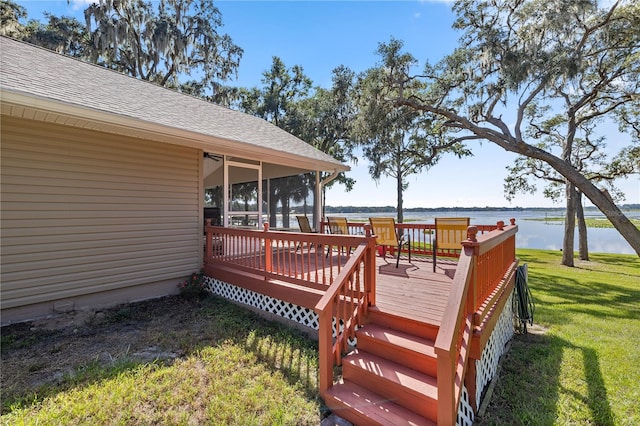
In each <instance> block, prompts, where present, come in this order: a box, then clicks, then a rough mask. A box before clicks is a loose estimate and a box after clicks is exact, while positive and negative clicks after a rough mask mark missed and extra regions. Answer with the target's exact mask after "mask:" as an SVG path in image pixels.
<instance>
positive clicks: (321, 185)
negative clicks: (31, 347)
mask: <svg viewBox="0 0 640 426" xmlns="http://www.w3.org/2000/svg"><path fill="white" fill-rule="evenodd" d="M338 174H340V172H339V171H337V170H332V171H331V174H330V175H329V176H327V177H326V178H324V179H323V180H322V181H320V182H319V183H318V181H319V180H320V171H318V172H317V174H316V185H318V186H317V189H318V191H319V194H320V197H318V198H320V199H321V200H322V201H321V202H320V206H316V211H317V212H318V217H317V221H318V223H316V224H315V225H316V229H318V230H319V229H320V221H321V220H322V219H324V218H323V217H322V206H324V203H325V199H324V191H323V189H324V187H325V185H327V184H328V183H329V182H331V181H332V180H334V179H335V178H337V177H338Z"/></svg>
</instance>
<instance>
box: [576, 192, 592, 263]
mask: <svg viewBox="0 0 640 426" xmlns="http://www.w3.org/2000/svg"><path fill="white" fill-rule="evenodd" d="M576 195H577V197H576V214H577V216H578V255H579V256H580V260H589V245H588V244H587V222H586V221H585V219H584V209H583V208H582V192H580V191H577V194H576Z"/></svg>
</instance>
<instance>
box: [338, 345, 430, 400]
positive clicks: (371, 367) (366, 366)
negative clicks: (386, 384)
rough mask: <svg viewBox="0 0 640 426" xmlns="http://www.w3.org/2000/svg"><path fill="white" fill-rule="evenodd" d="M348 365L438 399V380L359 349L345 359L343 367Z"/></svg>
mask: <svg viewBox="0 0 640 426" xmlns="http://www.w3.org/2000/svg"><path fill="white" fill-rule="evenodd" d="M347 363H348V364H350V365H353V366H354V367H357V368H360V369H362V370H364V371H367V372H369V373H371V374H374V375H376V376H378V377H381V378H384V379H385V380H388V381H390V382H393V383H396V384H398V385H400V386H402V387H404V388H407V389H410V390H412V391H413V392H415V393H418V394H420V395H423V396H425V397H428V398H431V399H433V400H437V398H438V386H437V380H436V378H435V377H433V376H430V375H427V374H424V373H421V372H419V371H417V370H414V369H412V368H410V367H407V366H405V365H402V364H398V363H396V362H394V361H391V360H388V359H385V358H382V357H379V356H377V355H374V354H371V353H369V352H364V351H358V349H355V350H353V351H352V352H351V353H350V354H349V355H347V356H346V357H344V358H343V366H344V365H345V364H347Z"/></svg>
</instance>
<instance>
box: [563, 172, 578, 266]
mask: <svg viewBox="0 0 640 426" xmlns="http://www.w3.org/2000/svg"><path fill="white" fill-rule="evenodd" d="M566 197H567V212H566V214H565V218H564V238H563V240H562V264H563V265H565V266H573V244H574V241H575V232H576V187H575V186H573V184H572V183H570V182H567V184H566Z"/></svg>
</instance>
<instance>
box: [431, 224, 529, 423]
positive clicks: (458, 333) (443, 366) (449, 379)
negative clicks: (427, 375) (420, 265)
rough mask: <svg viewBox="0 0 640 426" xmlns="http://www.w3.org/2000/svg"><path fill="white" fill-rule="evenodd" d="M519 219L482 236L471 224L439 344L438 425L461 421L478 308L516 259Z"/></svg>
mask: <svg viewBox="0 0 640 426" xmlns="http://www.w3.org/2000/svg"><path fill="white" fill-rule="evenodd" d="M517 231H518V227H517V226H516V225H515V219H511V225H510V226H507V227H505V226H504V222H502V221H500V222H498V226H497V229H496V230H494V231H491V232H488V233H486V234H483V235H480V236H478V228H477V227H475V226H470V227H468V228H467V239H466V240H465V241H463V242H462V252H461V253H460V258H459V260H458V267H457V268H456V274H455V276H454V278H453V283H452V287H451V293H450V294H449V299H448V302H447V307H446V308H445V312H446V315H445V316H444V318H443V320H442V324H441V326H440V330H439V331H438V336H437V337H436V342H435V351H436V356H437V359H438V361H437V364H438V367H437V368H438V379H437V380H438V424H440V425H451V424H455V422H456V413H457V410H458V404H459V402H460V395H461V393H462V387H463V380H464V374H465V371H466V368H467V360H468V357H469V350H470V343H471V337H472V334H473V327H474V325H475V324H474V323H475V322H477V319H478V318H477V317H478V314H477V312H478V311H479V310H480V308H481V307H482V306H483V304H484V303H485V301H486V300H487V299H488V298H489V296H490V295H491V293H492V292H493V291H494V290H495V289H496V288H497V287H499V286H500V285H501V283H502V281H503V279H504V277H505V276H508V275H509V274H508V272H509V270H510V269H513V268H514V267H515V266H514V265H517V262H516V258H515V234H516V232H517Z"/></svg>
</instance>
